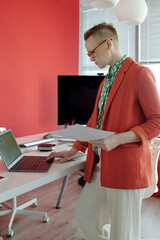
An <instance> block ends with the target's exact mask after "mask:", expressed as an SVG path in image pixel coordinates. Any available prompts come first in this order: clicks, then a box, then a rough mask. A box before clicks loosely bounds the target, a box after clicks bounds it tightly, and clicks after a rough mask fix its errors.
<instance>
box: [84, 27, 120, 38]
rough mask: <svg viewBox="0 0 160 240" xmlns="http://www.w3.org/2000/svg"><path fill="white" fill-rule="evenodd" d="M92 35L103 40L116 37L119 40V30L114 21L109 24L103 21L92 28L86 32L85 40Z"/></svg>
mask: <svg viewBox="0 0 160 240" xmlns="http://www.w3.org/2000/svg"><path fill="white" fill-rule="evenodd" d="M92 35H93V36H94V37H97V38H100V39H101V40H105V39H115V40H117V41H118V42H119V39H118V34H117V31H116V29H115V28H114V26H113V24H112V23H109V24H107V23H106V22H102V23H100V24H97V25H95V26H94V27H92V28H90V29H89V30H88V31H86V32H85V33H84V40H85V41H86V40H87V39H88V38H89V37H90V36H92Z"/></svg>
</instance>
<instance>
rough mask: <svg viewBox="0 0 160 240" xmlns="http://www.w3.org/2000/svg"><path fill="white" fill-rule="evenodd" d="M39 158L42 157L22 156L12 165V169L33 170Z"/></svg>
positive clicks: (39, 160)
mask: <svg viewBox="0 0 160 240" xmlns="http://www.w3.org/2000/svg"><path fill="white" fill-rule="evenodd" d="M41 160H42V159H40V157H38V158H37V156H24V157H23V158H22V159H21V160H20V161H19V162H18V163H16V164H15V165H14V166H13V167H12V170H28V169H29V170H33V169H35V168H36V167H37V166H38V164H39V163H40V162H41Z"/></svg>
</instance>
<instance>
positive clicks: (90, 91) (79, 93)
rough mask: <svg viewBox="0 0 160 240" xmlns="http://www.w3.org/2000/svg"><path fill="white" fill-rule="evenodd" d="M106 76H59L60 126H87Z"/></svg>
mask: <svg viewBox="0 0 160 240" xmlns="http://www.w3.org/2000/svg"><path fill="white" fill-rule="evenodd" d="M103 79H104V76H98V75H97V76H84V75H81V76H80V75H74V76H68V75H65V76H62V75H61V76H58V125H65V124H72V123H73V122H74V123H79V124H86V123H87V122H88V120H89V118H90V116H91V114H92V111H93V108H94V104H95V99H96V95H97V91H98V88H99V85H100V83H101V82H102V80H103Z"/></svg>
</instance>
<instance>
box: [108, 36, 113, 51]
mask: <svg viewBox="0 0 160 240" xmlns="http://www.w3.org/2000/svg"><path fill="white" fill-rule="evenodd" d="M107 48H108V50H110V49H111V48H112V40H111V39H108V40H107Z"/></svg>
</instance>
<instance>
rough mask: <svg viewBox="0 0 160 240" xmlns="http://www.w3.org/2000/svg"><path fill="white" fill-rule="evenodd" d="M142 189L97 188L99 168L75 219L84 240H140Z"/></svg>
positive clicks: (86, 190)
mask: <svg viewBox="0 0 160 240" xmlns="http://www.w3.org/2000/svg"><path fill="white" fill-rule="evenodd" d="M144 191H145V189H136V190H125V189H109V188H104V187H101V185H100V167H99V166H98V165H97V166H96V167H95V170H94V175H93V179H92V182H91V183H90V184H88V183H86V184H85V187H84V189H83V191H82V193H81V195H80V198H79V200H78V204H77V207H76V211H75V218H76V220H77V222H78V224H79V227H80V229H81V232H82V233H83V235H84V237H85V239H86V240H102V239H106V240H140V232H141V231H140V229H141V221H140V220H141V203H142V198H143V194H144Z"/></svg>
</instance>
